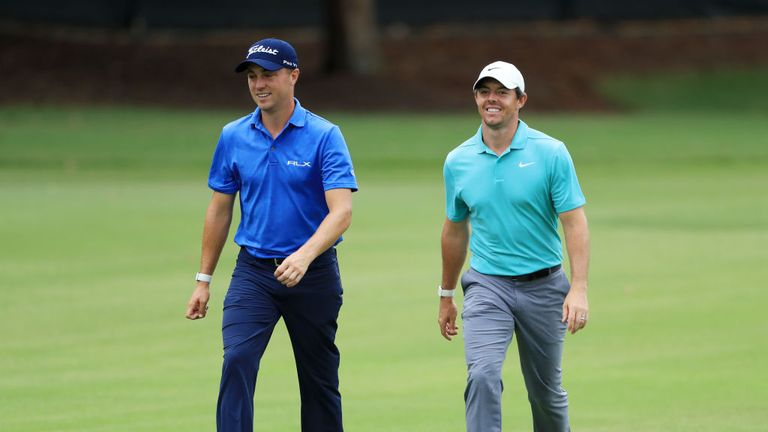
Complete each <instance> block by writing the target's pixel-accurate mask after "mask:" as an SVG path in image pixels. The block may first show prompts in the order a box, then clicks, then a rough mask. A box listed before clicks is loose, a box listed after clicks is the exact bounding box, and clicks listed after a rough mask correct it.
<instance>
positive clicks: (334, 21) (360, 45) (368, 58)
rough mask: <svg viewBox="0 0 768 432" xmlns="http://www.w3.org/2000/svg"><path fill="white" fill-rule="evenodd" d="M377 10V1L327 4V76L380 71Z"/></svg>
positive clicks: (343, 0) (347, 0)
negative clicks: (338, 73) (340, 73)
mask: <svg viewBox="0 0 768 432" xmlns="http://www.w3.org/2000/svg"><path fill="white" fill-rule="evenodd" d="M375 9H376V4H375V0H326V17H327V19H326V62H325V70H326V72H328V73H337V72H348V73H349V72H351V73H354V74H359V75H372V74H375V73H376V72H377V71H378V68H379V47H378V31H377V27H376V10H375Z"/></svg>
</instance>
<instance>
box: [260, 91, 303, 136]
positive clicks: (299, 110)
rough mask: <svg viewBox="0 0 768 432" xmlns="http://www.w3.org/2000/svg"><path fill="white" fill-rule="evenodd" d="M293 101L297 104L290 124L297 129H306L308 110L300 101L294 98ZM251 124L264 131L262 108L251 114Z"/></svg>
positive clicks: (289, 120)
mask: <svg viewBox="0 0 768 432" xmlns="http://www.w3.org/2000/svg"><path fill="white" fill-rule="evenodd" d="M293 101H294V102H296V106H294V107H293V114H291V118H289V119H288V123H289V124H292V125H294V126H295V127H304V125H305V124H306V123H307V110H306V109H304V107H303V106H301V103H299V100H298V99H296V98H293ZM251 124H252V125H253V126H254V127H258V128H259V129H264V124H263V123H262V121H261V108H256V111H254V112H253V114H251Z"/></svg>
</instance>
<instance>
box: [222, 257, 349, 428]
mask: <svg viewBox="0 0 768 432" xmlns="http://www.w3.org/2000/svg"><path fill="white" fill-rule="evenodd" d="M275 269H276V266H275V264H274V262H272V260H265V259H259V258H255V257H253V256H252V255H250V254H249V253H248V252H246V250H245V249H242V250H241V251H240V254H239V255H238V257H237V265H236V266H235V271H234V273H233V275H232V281H231V283H230V285H229V290H228V291H227V295H226V298H225V299H224V317H223V323H222V335H223V339H224V366H223V368H222V372H221V387H220V389H219V402H218V407H217V411H216V426H217V430H218V431H219V432H251V431H253V423H254V419H253V394H254V390H255V387H256V376H257V374H258V371H259V363H260V361H261V357H262V355H263V354H264V350H265V349H266V347H267V344H268V343H269V339H270V337H271V336H272V331H273V330H274V328H275V325H276V324H277V322H278V320H279V319H280V318H281V317H282V318H283V320H284V321H285V326H286V328H287V329H288V334H289V336H290V339H291V344H292V346H293V354H294V357H295V359H296V369H297V372H298V376H299V390H300V392H301V430H302V431H303V432H342V431H343V427H342V421H341V394H340V393H339V350H338V348H336V344H335V342H334V341H335V339H336V329H337V324H336V319H337V317H338V315H339V310H340V309H341V303H342V288H341V278H340V276H339V266H338V262H337V260H336V250H335V249H334V248H331V249H329V250H328V251H326V252H324V253H323V254H321V255H320V256H319V257H317V258H316V259H315V261H314V262H312V264H311V265H310V266H309V269H308V270H307V273H306V274H305V275H304V278H303V279H302V280H301V282H299V283H298V284H297V285H296V286H294V287H291V288H286V287H285V286H284V285H281V284H280V283H279V282H278V281H277V279H275V276H274V274H273V273H274V271H275ZM256 423H257V424H258V420H257V422H256Z"/></svg>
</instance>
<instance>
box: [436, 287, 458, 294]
mask: <svg viewBox="0 0 768 432" xmlns="http://www.w3.org/2000/svg"><path fill="white" fill-rule="evenodd" d="M455 294H456V290H455V289H452V290H447V289H443V287H442V286H441V285H438V286H437V295H438V296H440V297H453V296H454V295H455Z"/></svg>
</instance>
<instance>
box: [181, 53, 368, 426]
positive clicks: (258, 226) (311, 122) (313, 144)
mask: <svg viewBox="0 0 768 432" xmlns="http://www.w3.org/2000/svg"><path fill="white" fill-rule="evenodd" d="M298 66H299V65H298V59H297V56H296V51H295V50H294V49H293V47H292V46H291V45H290V44H289V43H287V42H285V41H282V40H279V39H264V40H261V41H259V42H256V43H255V44H253V45H252V46H251V47H250V48H249V50H248V52H247V54H246V57H245V60H243V61H242V62H241V63H240V64H239V65H238V66H237V68H236V69H235V71H236V72H246V74H247V77H248V88H249V90H250V93H251V97H252V98H253V100H254V102H255V103H256V105H257V108H256V111H254V112H253V113H252V114H249V115H247V116H245V117H243V118H241V119H239V120H235V121H234V122H232V123H229V124H228V125H226V126H225V127H224V129H223V131H222V132H221V137H220V138H219V143H218V145H217V146H216V151H215V153H214V155H213V163H212V164H211V171H210V175H209V178H208V186H209V187H210V188H211V189H213V197H212V199H211V201H210V204H209V206H208V210H207V212H206V216H205V226H204V228H203V241H202V243H203V246H202V259H201V263H200V272H199V273H197V276H196V281H197V285H196V287H195V290H194V292H193V294H192V297H191V298H190V300H189V303H188V305H187V312H186V316H187V318H189V319H192V320H195V319H200V318H204V317H205V315H206V311H207V309H208V299H209V296H210V294H209V284H210V282H211V278H212V276H211V275H213V272H214V270H215V268H216V263H217V262H218V260H219V256H220V255H221V250H222V248H223V246H224V243H225V242H226V239H227V235H228V232H229V227H230V223H231V221H232V212H233V205H234V202H235V196H236V195H237V194H238V193H239V195H240V209H241V215H242V216H241V221H240V226H239V227H238V229H237V233H236V234H235V243H237V244H238V245H239V246H240V247H241V250H240V254H239V255H238V258H237V263H236V266H235V270H234V273H233V275H232V280H231V282H230V285H229V290H228V291H227V295H226V297H225V299H224V316H223V323H222V334H223V340H224V366H223V369H222V376H221V387H220V390H219V401H218V408H217V413H216V424H217V430H218V431H220V432H221V431H226V432H235V431H237V432H241V431H252V430H253V395H254V388H255V383H256V375H257V373H258V370H259V362H260V360H261V357H262V355H263V354H264V350H265V349H266V347H267V343H268V342H269V339H270V336H271V335H272V331H273V329H274V328H275V324H277V321H278V320H279V319H280V318H281V317H282V318H283V320H284V321H285V326H286V328H287V330H288V334H289V335H290V339H291V343H292V345H293V351H294V356H295V358H296V368H297V372H298V376H299V388H300V392H301V430H302V431H304V432H308V431H318V432H319V431H323V432H326V431H327V432H341V431H342V430H343V427H342V417H341V395H340V393H339V378H338V369H339V351H338V349H337V347H336V344H335V337H336V328H337V324H336V319H337V317H338V314H339V310H340V308H341V303H342V287H341V280H340V276H339V268H338V263H337V260H336V250H335V248H334V246H335V245H336V244H338V243H339V242H340V241H341V240H342V238H341V235H342V233H343V232H344V231H345V230H346V229H347V227H349V225H350V222H351V217H352V192H354V191H356V190H357V182H356V181H355V176H354V171H353V169H352V161H351V159H350V156H349V152H348V150H347V146H346V144H345V142H344V138H343V137H342V135H341V132H340V131H339V128H338V127H337V126H335V125H333V124H332V123H330V122H328V121H327V120H325V119H323V118H320V117H318V116H316V115H315V114H313V113H311V112H309V111H307V110H306V109H304V108H303V107H302V106H301V104H299V101H298V100H297V99H295V98H294V86H295V85H296V82H297V80H298V78H299V69H298Z"/></svg>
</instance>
